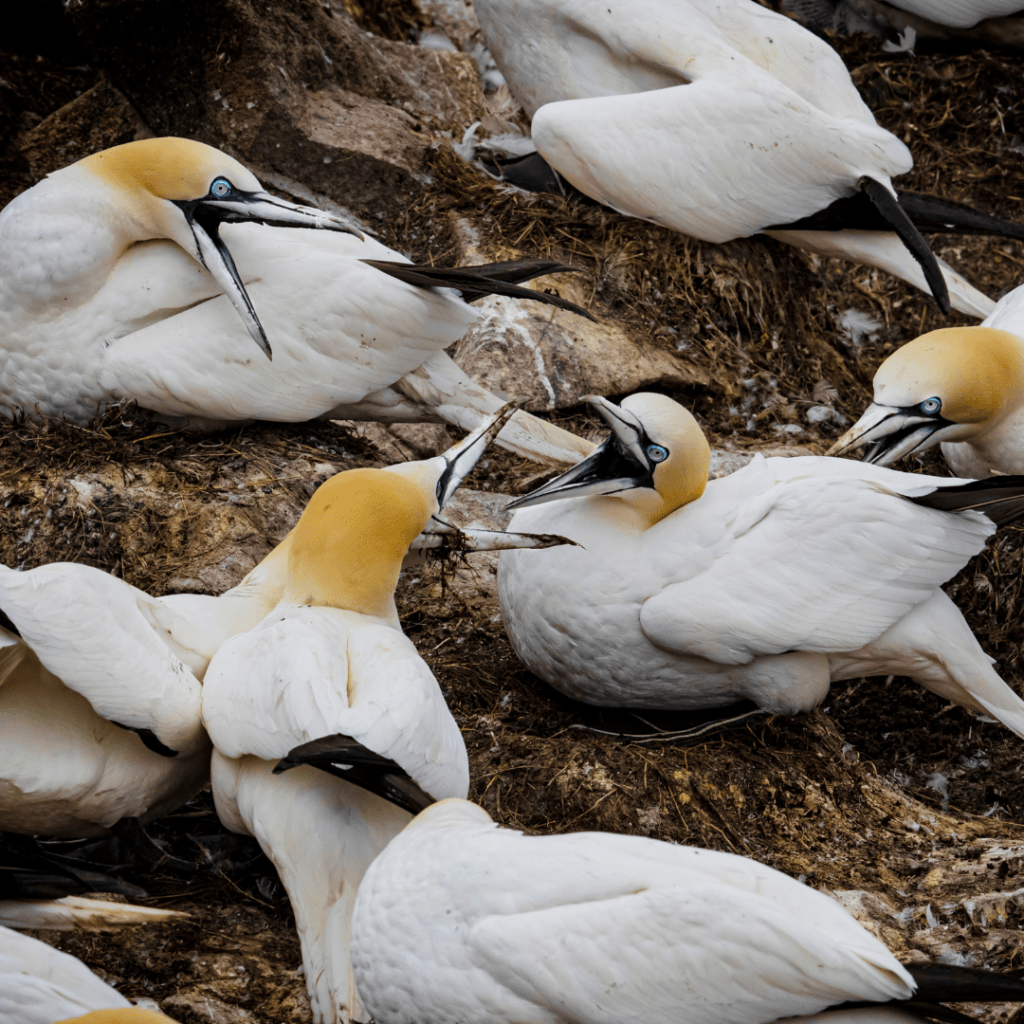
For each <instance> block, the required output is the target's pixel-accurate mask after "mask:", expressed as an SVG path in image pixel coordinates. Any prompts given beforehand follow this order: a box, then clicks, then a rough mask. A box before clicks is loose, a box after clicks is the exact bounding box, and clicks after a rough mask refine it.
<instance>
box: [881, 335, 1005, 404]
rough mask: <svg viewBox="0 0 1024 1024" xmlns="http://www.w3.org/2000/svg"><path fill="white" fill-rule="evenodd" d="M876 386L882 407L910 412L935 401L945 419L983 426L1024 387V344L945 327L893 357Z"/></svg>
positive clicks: (907, 345) (896, 352)
mask: <svg viewBox="0 0 1024 1024" xmlns="http://www.w3.org/2000/svg"><path fill="white" fill-rule="evenodd" d="M874 383H875V401H876V402H877V403H878V404H880V405H892V406H896V407H898V408H908V407H910V406H913V405H917V404H918V403H920V402H923V401H925V400H927V399H929V398H933V397H934V398H939V399H941V401H942V415H943V417H944V418H945V419H947V420H950V421H952V422H953V423H982V422H985V421H987V420H991V419H993V418H996V417H998V416H999V415H1000V413H1002V412H1003V411H1004V409H1005V408H1006V406H1007V404H1008V402H1009V400H1010V399H1011V398H1012V397H1013V396H1014V395H1015V394H1018V393H1019V392H1020V391H1021V389H1022V388H1024V340H1022V339H1021V338H1018V337H1017V335H1015V334H1011V333H1010V332H1009V331H998V330H995V329H993V328H991V327H944V328H942V329H941V330H938V331H931V332H929V333H928V334H922V335H921V337H919V338H915V339H914V340H913V341H911V342H908V343H907V344H906V345H904V346H903V347H902V348H899V349H897V350H896V351H895V352H893V354H892V355H891V356H889V358H888V359H886V360H885V362H884V363H882V365H881V366H880V367H879V368H878V372H877V373H876V374H875V382H874Z"/></svg>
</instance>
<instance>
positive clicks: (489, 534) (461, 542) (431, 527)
mask: <svg viewBox="0 0 1024 1024" xmlns="http://www.w3.org/2000/svg"><path fill="white" fill-rule="evenodd" d="M562 544H572V545H574V546H576V547H579V545H578V544H576V541H574V540H569V538H568V537H559V536H558V535H557V534H553V533H511V532H509V531H507V530H474V529H460V528H459V527H457V526H453V525H452V524H451V523H446V522H445V521H444V520H443V519H439V518H438V517H437V516H431V518H430V522H428V523H427V525H426V526H425V527H424V528H423V530H422V532H421V533H419V534H418V535H417V536H416V538H415V539H414V540H413V542H412V543H411V544H410V545H409V554H410V555H412V556H419V555H422V554H423V553H425V552H427V551H439V550H441V549H443V548H447V549H448V550H450V551H453V552H463V553H472V552H476V551H512V550H514V549H516V548H555V547H559V546H560V545H562Z"/></svg>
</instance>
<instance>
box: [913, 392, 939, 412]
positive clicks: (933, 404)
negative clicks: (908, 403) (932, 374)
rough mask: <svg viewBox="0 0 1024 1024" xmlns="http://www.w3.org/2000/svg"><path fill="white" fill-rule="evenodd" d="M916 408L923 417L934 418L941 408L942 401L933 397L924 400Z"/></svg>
mask: <svg viewBox="0 0 1024 1024" xmlns="http://www.w3.org/2000/svg"><path fill="white" fill-rule="evenodd" d="M918 408H919V409H920V410H921V412H923V413H924V414H925V416H934V415H935V414H936V413H937V412H938V411H939V410H940V409H941V408H942V399H941V398H938V397H935V396H933V397H932V398H926V399H925V400H924V401H923V402H922V403H921V404H920V405H919V406H918Z"/></svg>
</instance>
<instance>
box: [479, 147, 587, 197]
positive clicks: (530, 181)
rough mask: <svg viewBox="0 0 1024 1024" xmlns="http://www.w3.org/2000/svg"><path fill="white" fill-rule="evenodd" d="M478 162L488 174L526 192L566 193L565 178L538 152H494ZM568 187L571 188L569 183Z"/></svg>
mask: <svg viewBox="0 0 1024 1024" xmlns="http://www.w3.org/2000/svg"><path fill="white" fill-rule="evenodd" d="M480 162H481V163H482V164H483V165H484V168H485V169H486V171H487V172H488V174H493V175H494V176H495V177H496V178H501V179H502V180H503V181H507V182H508V183H509V184H510V185H515V186H516V187H517V188H521V189H524V190H525V191H527V192H554V193H556V194H558V195H565V193H566V184H567V183H566V181H565V179H564V178H563V177H562V176H561V175H560V174H559V173H558V171H556V170H555V169H554V167H552V166H551V164H549V163H548V162H547V160H545V159H544V157H542V156H541V155H540V153H527V154H525V155H524V156H513V157H501V156H498V155H497V154H495V155H494V156H493V157H482V158H481V160H480ZM569 187H570V188H572V186H571V185H570V186H569Z"/></svg>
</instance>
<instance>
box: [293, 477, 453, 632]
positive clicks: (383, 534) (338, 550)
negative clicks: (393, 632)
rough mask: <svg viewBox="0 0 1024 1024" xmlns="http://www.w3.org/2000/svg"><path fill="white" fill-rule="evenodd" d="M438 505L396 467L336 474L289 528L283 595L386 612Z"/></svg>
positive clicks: (298, 600)
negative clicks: (409, 555)
mask: <svg viewBox="0 0 1024 1024" xmlns="http://www.w3.org/2000/svg"><path fill="white" fill-rule="evenodd" d="M434 507H435V506H434V504H433V503H432V502H431V500H430V496H429V495H428V494H425V493H424V490H423V488H422V487H421V486H417V484H416V483H414V482H413V481H412V480H410V479H408V478H407V477H403V476H400V475H399V474H397V473H388V472H385V471H384V470H382V469H350V470H347V471H346V472H344V473H339V474H338V475H337V476H333V477H331V479H330V480H327V481H326V482H325V483H323V484H321V485H320V487H318V488H317V491H316V493H315V494H314V495H313V497H312V498H311V499H310V501H309V504H308V505H307V506H306V511H305V512H303V513H302V518H300V519H299V522H298V525H297V526H296V527H295V530H294V531H293V533H292V536H291V545H290V550H289V553H288V586H287V588H286V589H285V595H284V599H285V600H286V601H291V602H295V603H297V604H313V605H327V606H330V607H333V608H346V609H348V610H349V611H354V612H361V613H362V614H364V615H376V616H387V615H388V614H389V613H390V612H391V610H392V609H393V607H394V604H393V599H394V593H395V587H396V585H397V583H398V574H399V572H400V571H401V568H402V559H403V558H404V557H405V555H406V552H407V551H408V550H409V545H410V543H412V541H413V539H414V538H415V537H416V535H417V534H418V533H419V532H420V531H421V530H422V529H423V527H424V526H426V525H427V521H428V520H429V519H430V516H431V514H432V512H433V510H434Z"/></svg>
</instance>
